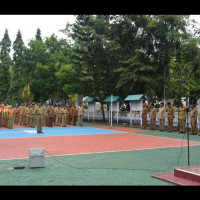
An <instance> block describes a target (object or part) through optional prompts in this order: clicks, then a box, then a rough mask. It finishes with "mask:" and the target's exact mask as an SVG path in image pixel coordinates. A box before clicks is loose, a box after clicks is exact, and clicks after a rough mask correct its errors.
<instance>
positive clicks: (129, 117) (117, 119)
mask: <svg viewBox="0 0 200 200" xmlns="http://www.w3.org/2000/svg"><path fill="white" fill-rule="evenodd" d="M149 114H150V113H148V114H147V125H150V117H149ZM167 114H168V113H167V112H166V117H165V127H168V122H167ZM84 120H87V121H103V116H102V113H101V111H95V112H90V111H88V110H86V109H85V112H84ZM105 120H106V122H109V123H110V121H111V111H105ZM112 122H113V123H117V124H118V123H128V124H130V126H131V125H138V126H141V125H142V119H141V114H140V112H129V111H113V112H112ZM173 123H174V128H178V112H175V117H174V120H173ZM156 126H159V120H158V118H156ZM186 127H188V128H190V112H189V113H188V123H187V120H186ZM197 130H200V121H199V118H197Z"/></svg>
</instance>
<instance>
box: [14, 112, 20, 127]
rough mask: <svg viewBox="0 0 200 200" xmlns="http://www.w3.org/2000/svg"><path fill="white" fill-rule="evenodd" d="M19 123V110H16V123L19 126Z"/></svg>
mask: <svg viewBox="0 0 200 200" xmlns="http://www.w3.org/2000/svg"><path fill="white" fill-rule="evenodd" d="M18 122H19V108H15V111H14V123H15V124H18Z"/></svg>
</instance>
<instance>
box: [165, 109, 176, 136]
mask: <svg viewBox="0 0 200 200" xmlns="http://www.w3.org/2000/svg"><path fill="white" fill-rule="evenodd" d="M174 112H175V109H174V107H172V106H171V107H168V115H167V121H168V129H169V131H170V132H173V131H174V126H173V119H174Z"/></svg>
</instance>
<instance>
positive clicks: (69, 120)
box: [67, 104, 72, 125]
mask: <svg viewBox="0 0 200 200" xmlns="http://www.w3.org/2000/svg"><path fill="white" fill-rule="evenodd" d="M67 110H68V113H67V125H71V121H72V116H71V105H70V104H69V105H68V106H67Z"/></svg>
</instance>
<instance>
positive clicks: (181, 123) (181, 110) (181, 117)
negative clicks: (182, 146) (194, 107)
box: [178, 102, 187, 133]
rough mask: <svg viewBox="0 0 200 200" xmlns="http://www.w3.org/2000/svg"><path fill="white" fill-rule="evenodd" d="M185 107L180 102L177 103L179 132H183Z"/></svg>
mask: <svg viewBox="0 0 200 200" xmlns="http://www.w3.org/2000/svg"><path fill="white" fill-rule="evenodd" d="M186 108H187V106H184V105H183V103H182V102H180V103H179V111H178V112H179V115H178V116H179V126H180V133H185V121H186Z"/></svg>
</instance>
